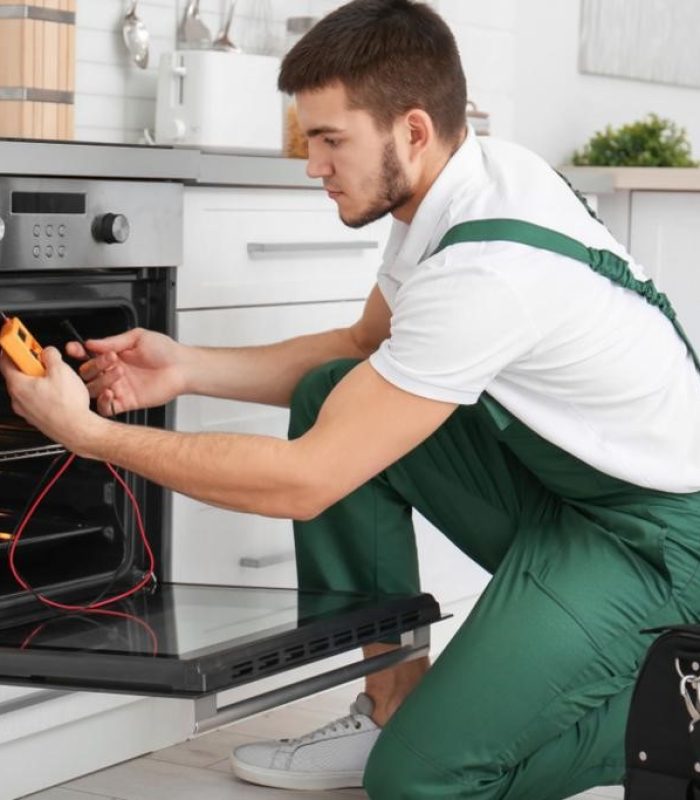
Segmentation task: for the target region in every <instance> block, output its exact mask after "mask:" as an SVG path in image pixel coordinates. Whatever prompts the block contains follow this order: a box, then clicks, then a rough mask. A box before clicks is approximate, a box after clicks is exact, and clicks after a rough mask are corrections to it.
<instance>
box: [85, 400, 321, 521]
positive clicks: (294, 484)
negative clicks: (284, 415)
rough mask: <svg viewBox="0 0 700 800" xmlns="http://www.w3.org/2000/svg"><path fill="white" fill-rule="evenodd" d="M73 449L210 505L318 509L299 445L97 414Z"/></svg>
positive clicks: (285, 513)
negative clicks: (169, 427)
mask: <svg viewBox="0 0 700 800" xmlns="http://www.w3.org/2000/svg"><path fill="white" fill-rule="evenodd" d="M81 439H82V441H81V442H80V445H79V446H78V447H75V448H74V449H75V451H76V452H77V453H78V454H79V455H82V456H85V457H87V458H96V459H99V460H103V461H107V462H109V463H111V464H112V465H114V466H119V467H122V468H124V469H127V470H129V471H131V472H135V473H137V474H138V475H141V476H143V477H144V478H147V479H149V480H151V481H153V482H155V483H158V484H160V485H162V486H165V487H167V488H169V489H173V490H174V491H177V492H180V493H182V494H186V495H189V496H190V497H194V498H195V499H197V500H201V501H203V502H205V503H209V504H211V505H216V506H221V507H223V508H228V509H232V510H237V511H247V512H252V513H255V514H263V515H265V516H271V517H286V518H295V519H303V518H306V517H308V516H309V511H310V509H311V508H312V507H313V505H314V498H313V497H312V491H313V490H312V489H311V488H310V487H311V486H312V484H313V479H312V477H311V476H310V475H306V474H305V471H304V467H303V462H304V460H303V459H300V458H299V457H298V454H297V452H296V451H297V450H298V449H299V448H298V447H296V446H295V442H288V441H285V440H284V439H276V438H273V437H269V436H249V435H237V434H229V433H227V434H209V433H179V432H175V431H164V430H158V429H155V428H145V427H140V426H139V427H137V426H133V425H124V424H121V423H118V422H113V421H111V420H106V419H103V418H101V417H97V416H96V415H93V417H92V420H91V423H90V425H89V426H88V427H87V429H84V434H83V435H81Z"/></svg>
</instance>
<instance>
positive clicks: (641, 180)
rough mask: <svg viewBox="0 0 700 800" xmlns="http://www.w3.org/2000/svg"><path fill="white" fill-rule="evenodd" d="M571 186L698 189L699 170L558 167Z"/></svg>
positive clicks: (603, 190)
mask: <svg viewBox="0 0 700 800" xmlns="http://www.w3.org/2000/svg"><path fill="white" fill-rule="evenodd" d="M559 172H561V174H562V175H564V176H565V177H566V178H567V179H568V180H569V181H571V183H572V184H573V186H574V188H576V189H578V190H579V191H581V192H585V193H590V194H609V193H611V192H620V191H623V192H624V191H649V192H652V191H653V192H700V169H699V168H693V167H690V168H685V167H573V166H569V165H567V166H564V167H560V168H559Z"/></svg>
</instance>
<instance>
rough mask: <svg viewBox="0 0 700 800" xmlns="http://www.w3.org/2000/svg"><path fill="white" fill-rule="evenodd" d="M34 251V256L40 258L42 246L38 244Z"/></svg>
mask: <svg viewBox="0 0 700 800" xmlns="http://www.w3.org/2000/svg"><path fill="white" fill-rule="evenodd" d="M32 252H33V253H34V258H39V256H40V255H41V247H39V246H38V245H37V246H36V247H35V248H34V250H33V251H32Z"/></svg>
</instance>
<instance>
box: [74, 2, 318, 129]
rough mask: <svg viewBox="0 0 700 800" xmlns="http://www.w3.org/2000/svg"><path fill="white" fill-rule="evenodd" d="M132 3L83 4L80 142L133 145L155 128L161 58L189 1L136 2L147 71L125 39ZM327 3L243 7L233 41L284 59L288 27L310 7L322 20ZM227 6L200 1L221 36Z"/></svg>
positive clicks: (77, 115)
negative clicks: (146, 44)
mask: <svg viewBox="0 0 700 800" xmlns="http://www.w3.org/2000/svg"><path fill="white" fill-rule="evenodd" d="M128 5H129V2H128V0H78V9H77V19H76V26H77V36H76V60H77V64H76V98H75V138H76V139H79V140H85V141H109V142H120V143H136V142H139V141H142V140H143V137H144V129H145V128H150V129H152V128H153V125H154V116H155V96H156V84H157V75H158V60H159V57H160V54H161V53H163V52H166V51H168V50H172V49H173V48H174V46H175V38H176V32H177V27H178V25H179V22H180V20H181V18H182V14H183V11H184V9H185V6H186V0H139V3H138V6H137V14H138V16H139V18H140V19H141V20H142V21H143V23H144V24H145V25H146V27H147V29H148V31H149V33H150V37H151V38H150V56H149V64H148V68H147V69H146V70H142V69H139V68H138V67H136V66H135V65H133V64H131V63H130V62H129V58H128V53H127V51H126V49H125V47H124V43H123V41H122V34H121V24H122V19H123V17H124V14H125V12H126V10H127V8H128ZM333 5H334V4H333V3H327V2H324V1H323V0H238V2H237V5H236V13H235V16H234V22H233V26H232V29H231V33H232V39H233V40H234V42H236V43H237V44H239V45H240V46H241V47H243V48H244V49H246V50H248V51H249V52H253V53H256V52H278V53H279V52H281V51H282V49H283V47H284V41H285V30H286V29H285V20H286V18H287V17H292V16H305V15H307V14H310V13H311V10H312V7H314V8H315V7H318V8H319V9H320V12H314V13H325V12H326V10H327V9H328V8H330V7H332V6H333ZM227 7H228V0H201V4H200V8H201V16H202V19H203V21H204V22H205V24H206V25H207V26H208V27H209V29H210V30H211V31H212V34H214V35H215V34H216V33H217V32H218V30H219V28H220V26H221V23H222V21H223V18H224V14H225V12H226V9H227Z"/></svg>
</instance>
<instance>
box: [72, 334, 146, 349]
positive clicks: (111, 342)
mask: <svg viewBox="0 0 700 800" xmlns="http://www.w3.org/2000/svg"><path fill="white" fill-rule="evenodd" d="M142 333H143V330H142V329H141V328H132V330H130V331H125V332H124V333H118V334H117V335H116V336H107V337H106V338H105V339H88V340H87V342H85V344H86V345H87V348H88V350H89V351H90V352H91V353H108V352H110V351H115V352H117V353H120V352H121V351H122V350H130V349H131V348H132V347H134V345H135V344H136V342H137V341H138V339H139V337H140V336H141V334H142Z"/></svg>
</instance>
